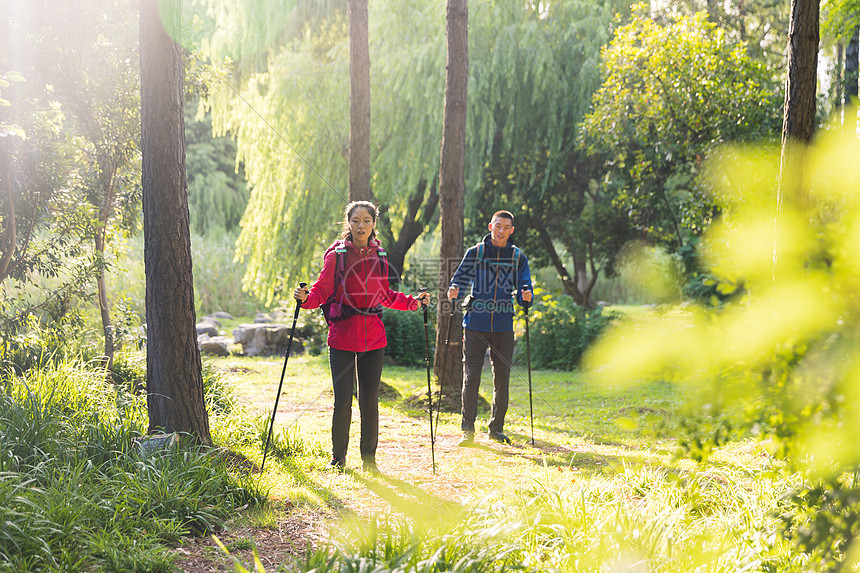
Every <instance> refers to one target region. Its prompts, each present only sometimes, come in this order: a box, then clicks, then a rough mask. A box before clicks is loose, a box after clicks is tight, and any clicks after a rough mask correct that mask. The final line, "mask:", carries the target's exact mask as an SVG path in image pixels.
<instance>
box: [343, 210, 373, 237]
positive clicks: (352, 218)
mask: <svg viewBox="0 0 860 573" xmlns="http://www.w3.org/2000/svg"><path fill="white" fill-rule="evenodd" d="M375 226H376V221H374V220H373V215H372V214H371V213H370V211H368V210H367V209H366V208H365V207H356V208H355V209H353V210H352V213H350V215H349V230H350V232H351V233H352V239H353V240H354V241H355V242H357V243H360V244H364V242H365V241H367V239H369V238H370V234H371V233H372V232H373V229H374V227H375Z"/></svg>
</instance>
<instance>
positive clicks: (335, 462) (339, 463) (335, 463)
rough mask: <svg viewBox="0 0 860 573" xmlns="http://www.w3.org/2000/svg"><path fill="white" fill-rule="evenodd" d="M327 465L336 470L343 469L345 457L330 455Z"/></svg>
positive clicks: (344, 467)
mask: <svg viewBox="0 0 860 573" xmlns="http://www.w3.org/2000/svg"><path fill="white" fill-rule="evenodd" d="M328 465H330V466H331V467H333V468H334V469H336V470H339V471H343V470H345V469H346V458H339V457H337V456H332V457H331V461H330V462H329V463H328Z"/></svg>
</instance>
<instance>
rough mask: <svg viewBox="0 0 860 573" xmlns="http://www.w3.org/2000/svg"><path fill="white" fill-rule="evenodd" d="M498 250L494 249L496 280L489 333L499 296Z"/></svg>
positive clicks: (491, 328)
mask: <svg viewBox="0 0 860 573" xmlns="http://www.w3.org/2000/svg"><path fill="white" fill-rule="evenodd" d="M498 263H499V250H498V249H496V278H495V279H494V280H493V310H491V311H490V332H495V330H493V319H494V318H495V317H496V297H498V296H499V265H498Z"/></svg>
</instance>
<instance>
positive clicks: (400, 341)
mask: <svg viewBox="0 0 860 573" xmlns="http://www.w3.org/2000/svg"><path fill="white" fill-rule="evenodd" d="M430 314H431V313H430V312H428V318H429V315H430ZM432 314H434V315H435V313H432ZM434 318H435V316H434ZM382 323H383V324H384V325H385V336H386V338H387V339H388V346H387V347H386V348H385V355H386V356H387V357H389V358H391V359H392V360H393V361H394V363H395V364H397V365H398V366H424V358H425V356H424V355H425V346H426V344H425V340H424V315H423V314H422V311H421V310H420V309H419V310H418V311H415V312H404V311H400V310H391V309H388V308H387V309H385V311H383V313H382ZM427 332H428V336H429V337H430V339H431V340H434V341H435V340H436V326H435V324H428V325H427Z"/></svg>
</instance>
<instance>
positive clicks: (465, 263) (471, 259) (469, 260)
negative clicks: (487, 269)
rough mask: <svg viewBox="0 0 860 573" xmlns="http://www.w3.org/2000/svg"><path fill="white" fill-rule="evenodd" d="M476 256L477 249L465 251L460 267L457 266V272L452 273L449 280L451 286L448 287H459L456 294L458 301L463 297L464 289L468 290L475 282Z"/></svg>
mask: <svg viewBox="0 0 860 573" xmlns="http://www.w3.org/2000/svg"><path fill="white" fill-rule="evenodd" d="M477 256H478V249H477V247H470V248H469V250H467V251H466V254H465V255H463V260H462V261H460V266H458V267H457V270H456V271H454V276H453V277H452V278H451V284H450V285H448V286H449V287H452V286H454V285H457V287H459V289H460V292H459V293H458V294H457V298H458V299H461V298H463V296H465V293H466V289H468V288H469V287H470V286H471V284H472V283H473V282H474V280H475V258H476V257H477Z"/></svg>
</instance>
